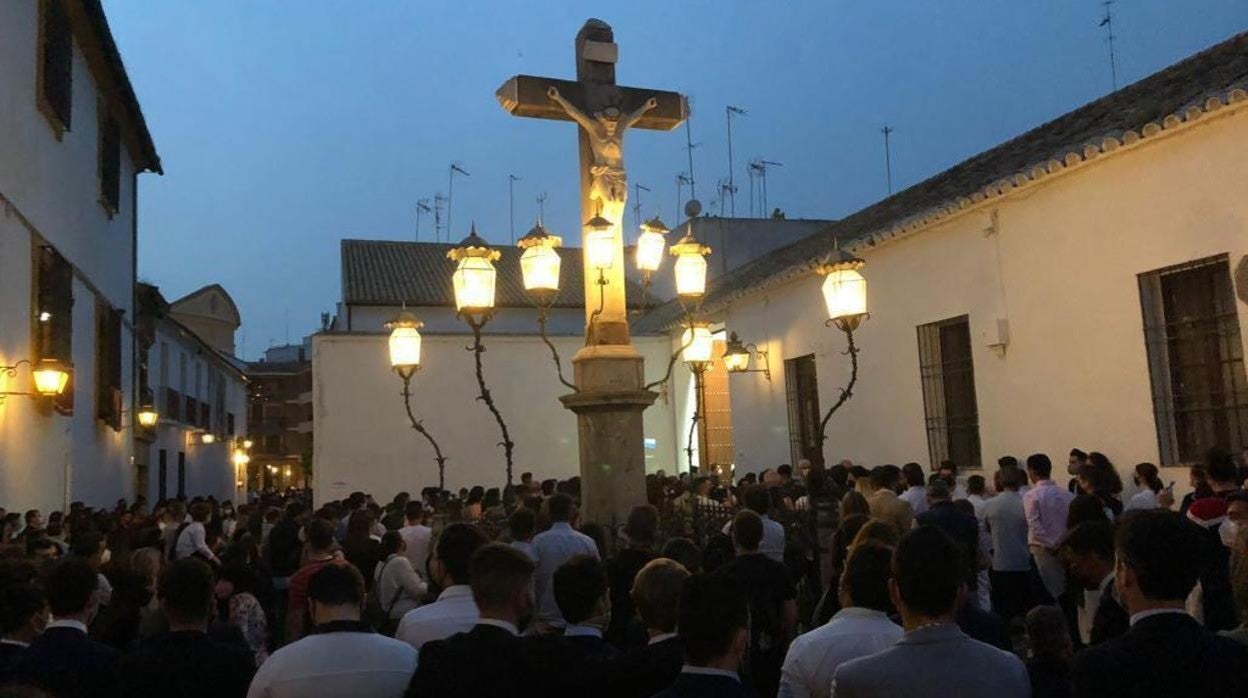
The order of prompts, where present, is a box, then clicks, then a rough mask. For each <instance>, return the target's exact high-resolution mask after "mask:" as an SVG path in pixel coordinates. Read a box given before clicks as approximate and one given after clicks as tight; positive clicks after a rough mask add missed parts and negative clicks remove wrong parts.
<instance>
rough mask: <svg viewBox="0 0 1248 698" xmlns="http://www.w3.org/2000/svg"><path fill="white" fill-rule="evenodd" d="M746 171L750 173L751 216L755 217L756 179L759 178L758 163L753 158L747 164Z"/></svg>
mask: <svg viewBox="0 0 1248 698" xmlns="http://www.w3.org/2000/svg"><path fill="white" fill-rule="evenodd" d="M745 171H746V173H747V174H749V175H750V218H754V217H755V215H754V201H755V197H754V180H755V179H757V178H758V168H757V167H756V163H755V162H754V161H752V160H751V161H750V163H749V165H747V166H746V168H745Z"/></svg>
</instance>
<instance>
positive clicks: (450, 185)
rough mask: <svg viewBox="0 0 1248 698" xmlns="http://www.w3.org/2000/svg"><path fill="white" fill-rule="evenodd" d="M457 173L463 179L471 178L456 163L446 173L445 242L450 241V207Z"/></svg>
mask: <svg viewBox="0 0 1248 698" xmlns="http://www.w3.org/2000/svg"><path fill="white" fill-rule="evenodd" d="M456 173H459V174H462V175H463V176H465V177H471V176H472V175H470V174H468V171H467V170H465V169H464V168H462V167H460V165H459V163H458V162H452V163H451V167H450V170H449V172H448V173H447V185H446V240H447V242H450V240H451V205H452V203H453V199H454V197H455V174H456Z"/></svg>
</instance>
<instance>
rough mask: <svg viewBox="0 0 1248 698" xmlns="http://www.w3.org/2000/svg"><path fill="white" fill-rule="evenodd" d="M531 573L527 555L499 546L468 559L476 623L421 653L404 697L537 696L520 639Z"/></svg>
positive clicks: (529, 608)
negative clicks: (478, 616) (469, 561)
mask: <svg viewBox="0 0 1248 698" xmlns="http://www.w3.org/2000/svg"><path fill="white" fill-rule="evenodd" d="M533 569H534V565H533V560H532V559H531V558H529V556H528V555H525V554H524V553H522V552H520V551H519V550H517V549H515V548H512V547H510V546H508V545H505V544H503V543H489V544H486V545H483V546H481V547H480V548H478V549H477V551H476V552H475V553H473V556H472V562H471V564H470V566H469V578H470V579H471V580H472V581H471V584H472V598H473V601H475V602H476V604H477V610H478V611H479V612H480V619H479V620H478V621H477V625H476V626H475V627H474V628H473V629H472V630H470V631H468V632H466V633H459V634H457V635H452V636H451V637H449V638H447V639H445V640H435V641H433V642H427V643H425V644H424V645H423V646H422V647H421V649H420V659H419V662H418V664H417V665H416V673H415V674H414V675H413V676H412V683H411V685H410V686H409V687H408V690H407V695H408V696H413V697H421V698H433V697H435V696H436V697H437V698H461V697H462V698H496V697H497V698H505V697H508V696H528V695H535V694H536V693H538V692H539V691H541V686H540V685H539V683H540V682H539V680H538V677H537V675H536V673H535V671H534V669H533V666H532V664H531V663H530V659H529V656H528V654H527V652H526V646H525V643H524V642H523V641H522V640H521V639H520V626H521V625H523V624H524V621H525V620H527V619H530V618H532V616H533V612H534V602H533V592H532V584H533ZM543 669H544V670H545V671H563V670H565V667H559V666H555V667H543Z"/></svg>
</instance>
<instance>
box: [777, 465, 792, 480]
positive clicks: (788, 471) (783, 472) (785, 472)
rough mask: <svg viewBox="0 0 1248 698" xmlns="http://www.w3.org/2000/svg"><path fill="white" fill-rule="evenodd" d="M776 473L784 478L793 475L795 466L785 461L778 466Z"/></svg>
mask: <svg viewBox="0 0 1248 698" xmlns="http://www.w3.org/2000/svg"><path fill="white" fill-rule="evenodd" d="M776 474H777V475H779V476H780V477H784V478H789V477H793V466H791V465H789V464H788V463H785V464H784V465H781V466H779V467H777V468H776Z"/></svg>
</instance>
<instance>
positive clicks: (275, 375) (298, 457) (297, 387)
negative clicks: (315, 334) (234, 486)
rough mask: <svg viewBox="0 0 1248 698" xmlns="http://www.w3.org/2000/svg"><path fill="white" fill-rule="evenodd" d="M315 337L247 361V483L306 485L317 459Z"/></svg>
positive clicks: (258, 486) (259, 485)
mask: <svg viewBox="0 0 1248 698" xmlns="http://www.w3.org/2000/svg"><path fill="white" fill-rule="evenodd" d="M310 347H311V342H310V341H309V342H306V343H305V344H302V345H285V346H278V347H272V348H270V349H269V350H268V351H266V352H265V356H264V359H263V360H261V361H253V362H251V363H249V364H247V373H248V376H249V377H250V379H251V392H250V397H249V399H248V410H247V429H248V432H249V433H250V435H251V440H252V447H251V462H250V465H249V467H248V473H247V488H248V489H269V488H279V489H281V488H286V487H302V486H304V484H305V483H306V482H307V473H308V467H309V466H310V465H311V463H312V359H311V352H310Z"/></svg>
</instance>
